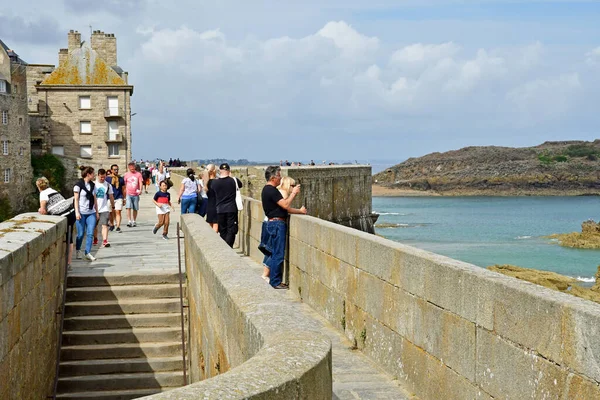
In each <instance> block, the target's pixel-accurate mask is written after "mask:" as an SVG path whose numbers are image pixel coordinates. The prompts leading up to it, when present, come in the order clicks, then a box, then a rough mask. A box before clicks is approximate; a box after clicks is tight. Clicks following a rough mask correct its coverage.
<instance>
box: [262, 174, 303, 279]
mask: <svg viewBox="0 0 600 400" xmlns="http://www.w3.org/2000/svg"><path fill="white" fill-rule="evenodd" d="M265 179H266V180H267V184H266V185H265V187H264V188H263V190H262V195H261V200H262V206H263V211H264V212H265V216H266V217H267V219H268V220H267V221H266V222H263V228H262V234H261V243H260V246H259V249H261V251H262V252H263V253H265V259H264V260H263V264H265V265H266V266H267V268H269V283H270V284H271V286H272V287H273V288H275V289H287V288H288V285H287V284H285V283H282V282H281V280H282V277H283V259H284V256H285V238H286V232H287V225H286V219H287V216H288V214H306V208H305V207H304V206H302V208H292V207H291V204H292V201H293V200H294V198H295V197H296V196H297V195H298V194H299V193H300V185H296V186H295V187H294V189H292V193H290V195H289V196H288V197H287V198H286V199H284V198H283V196H282V195H281V193H280V192H279V190H277V186H279V184H280V183H281V168H280V167H277V166H271V167H267V169H266V171H265Z"/></svg>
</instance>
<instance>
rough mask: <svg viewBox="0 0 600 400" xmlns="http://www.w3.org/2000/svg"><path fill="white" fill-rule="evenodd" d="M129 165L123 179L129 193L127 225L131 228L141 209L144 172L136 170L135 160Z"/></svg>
mask: <svg viewBox="0 0 600 400" xmlns="http://www.w3.org/2000/svg"><path fill="white" fill-rule="evenodd" d="M127 167H128V168H129V172H128V173H126V174H125V176H124V177H123V179H124V180H125V192H126V194H127V202H126V203H125V208H126V209H127V220H128V222H127V226H128V227H130V228H131V227H133V226H136V223H135V220H136V219H137V215H138V210H139V209H140V193H142V174H140V173H139V172H137V171H136V170H135V163H134V162H130V163H129V164H128V165H127ZM132 217H133V218H132Z"/></svg>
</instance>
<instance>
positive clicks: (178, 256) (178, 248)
mask: <svg viewBox="0 0 600 400" xmlns="http://www.w3.org/2000/svg"><path fill="white" fill-rule="evenodd" d="M180 239H181V236H179V222H178V223H177V265H178V266H179V302H180V304H181V307H180V308H181V352H182V353H183V385H184V386H187V384H188V381H187V370H186V362H185V325H184V324H185V322H184V319H183V308H184V307H185V306H184V305H183V274H182V273H181V243H180Z"/></svg>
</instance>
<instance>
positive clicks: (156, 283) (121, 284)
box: [57, 270, 183, 400]
mask: <svg viewBox="0 0 600 400" xmlns="http://www.w3.org/2000/svg"><path fill="white" fill-rule="evenodd" d="M67 282H68V284H67V297H66V303H65V320H64V331H63V336H62V347H61V356H60V358H61V361H60V374H59V383H58V395H57V398H63V399H102V400H108V399H110V400H115V399H123V400H125V399H135V398H139V397H144V396H148V395H151V394H154V393H158V392H161V391H163V390H167V389H170V388H175V387H179V386H182V385H183V360H182V354H181V349H182V343H181V339H182V332H181V308H180V307H181V304H180V299H179V275H178V274H177V273H171V272H170V271H169V272H167V273H162V274H161V273H158V272H156V271H149V272H148V273H147V274H146V273H141V272H136V273H127V274H121V275H119V274H108V275H103V274H101V273H100V272H97V271H91V270H87V271H77V272H75V273H73V274H71V275H70V276H69V277H68V279H67Z"/></svg>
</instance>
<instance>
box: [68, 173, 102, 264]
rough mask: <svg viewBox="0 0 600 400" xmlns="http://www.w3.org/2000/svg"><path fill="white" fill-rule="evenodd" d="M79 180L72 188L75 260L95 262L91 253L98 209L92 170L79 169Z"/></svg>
mask: <svg viewBox="0 0 600 400" xmlns="http://www.w3.org/2000/svg"><path fill="white" fill-rule="evenodd" d="M80 169H81V179H80V180H79V181H78V182H77V183H76V184H75V187H74V188H73V197H74V199H75V201H74V205H75V219H76V220H77V222H76V223H75V224H76V225H77V239H76V240H75V249H76V250H77V252H76V258H82V257H83V258H85V259H86V260H88V261H96V257H94V256H93V255H92V253H91V251H92V242H93V240H94V229H96V221H97V220H98V211H97V210H98V207H97V199H96V191H97V190H96V185H94V182H93V180H94V168H92V167H81V168H80ZM84 234H85V235H86V241H85V253H84V254H83V255H82V254H81V245H82V243H83V235H84Z"/></svg>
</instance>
